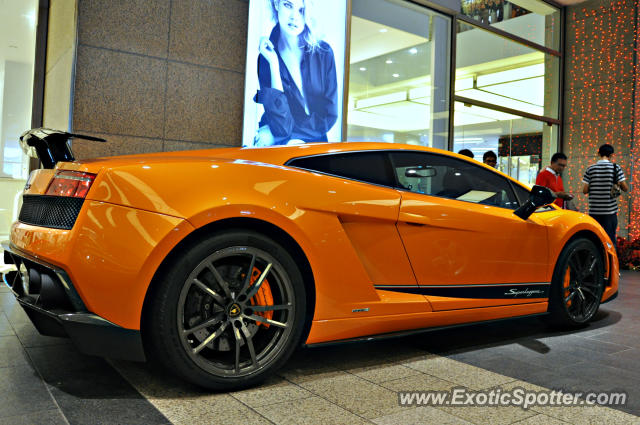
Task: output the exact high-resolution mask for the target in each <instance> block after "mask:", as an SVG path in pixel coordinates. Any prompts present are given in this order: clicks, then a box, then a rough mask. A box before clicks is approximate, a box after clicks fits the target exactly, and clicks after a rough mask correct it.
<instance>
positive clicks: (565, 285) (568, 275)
mask: <svg viewBox="0 0 640 425" xmlns="http://www.w3.org/2000/svg"><path fill="white" fill-rule="evenodd" d="M570 283H571V267H567V271H566V273H565V274H564V282H563V284H562V286H563V288H564V291H563V293H564V298H567V297H568V296H569V284H570ZM571 301H573V300H569V301H567V307H571Z"/></svg>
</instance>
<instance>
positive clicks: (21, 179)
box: [0, 0, 38, 239]
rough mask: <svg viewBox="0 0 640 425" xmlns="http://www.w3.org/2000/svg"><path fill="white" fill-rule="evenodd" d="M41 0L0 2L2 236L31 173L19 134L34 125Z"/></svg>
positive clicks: (0, 229)
mask: <svg viewBox="0 0 640 425" xmlns="http://www.w3.org/2000/svg"><path fill="white" fill-rule="evenodd" d="M37 10H38V0H8V1H2V2H0V40H2V43H0V166H1V168H0V238H2V239H6V235H7V234H8V233H9V226H10V225H11V222H12V221H13V220H14V219H15V217H16V210H17V206H18V198H19V194H20V192H21V190H22V188H23V187H24V184H25V180H26V178H27V175H28V173H29V162H28V158H26V157H25V155H24V154H23V153H22V150H21V149H20V145H19V137H20V135H21V134H22V132H24V131H25V130H27V129H29V128H30V127H31V101H32V98H33V67H34V59H35V46H36V20H37Z"/></svg>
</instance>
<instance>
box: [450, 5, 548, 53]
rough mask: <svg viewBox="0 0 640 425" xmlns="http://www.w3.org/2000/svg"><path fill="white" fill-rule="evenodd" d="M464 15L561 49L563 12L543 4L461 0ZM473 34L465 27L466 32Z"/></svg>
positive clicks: (526, 38)
mask: <svg viewBox="0 0 640 425" xmlns="http://www.w3.org/2000/svg"><path fill="white" fill-rule="evenodd" d="M461 6H462V14H463V15H465V16H467V17H469V18H471V19H473V20H475V21H478V22H480V23H483V24H486V25H490V26H492V27H494V28H498V29H501V30H503V31H506V32H508V33H511V34H513V35H516V36H518V37H521V38H524V39H525V40H529V41H532V42H534V43H537V44H539V45H541V46H545V47H548V48H550V49H553V50H559V49H560V10H559V9H557V8H555V7H553V6H551V5H549V4H547V3H545V2H543V1H540V0H509V1H507V0H461ZM466 30H469V28H468V27H465V28H464V29H463V31H466Z"/></svg>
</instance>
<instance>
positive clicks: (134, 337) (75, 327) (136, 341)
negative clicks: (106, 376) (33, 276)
mask: <svg viewBox="0 0 640 425" xmlns="http://www.w3.org/2000/svg"><path fill="white" fill-rule="evenodd" d="M2 248H3V249H4V250H5V253H9V254H8V256H9V257H10V261H11V262H12V263H13V264H15V265H16V266H17V267H18V270H21V269H22V270H23V271H26V272H27V273H29V272H31V273H37V274H39V275H41V276H42V281H44V280H45V276H46V279H47V280H48V282H51V283H49V285H53V288H54V290H53V291H52V292H53V294H54V295H55V296H52V297H50V298H51V299H47V297H45V294H44V292H42V290H43V288H45V286H44V285H41V286H40V287H35V288H34V286H36V285H31V286H30V285H29V284H28V283H26V282H24V280H25V277H23V275H22V273H20V272H19V271H18V272H16V271H13V272H8V273H5V274H4V275H3V281H4V282H5V284H6V285H7V286H8V287H9V289H11V291H12V292H13V294H14V295H15V297H16V300H17V301H18V303H19V304H20V305H21V306H22V308H23V309H24V311H25V312H26V313H27V316H29V319H30V320H31V322H33V324H34V326H35V327H36V329H37V330H38V332H40V333H41V334H42V335H47V336H57V337H68V338H70V339H71V340H72V341H73V343H74V344H75V345H76V347H77V348H78V349H79V350H80V351H81V352H83V353H85V354H90V355H95V356H101V357H110V358H118V359H125V360H132V361H144V360H145V354H144V348H143V344H142V337H141V335H140V331H138V330H132V329H125V328H123V327H120V326H118V325H116V324H114V323H112V322H110V321H108V320H106V319H104V318H102V317H100V316H98V315H95V314H93V313H91V312H89V311H87V309H86V307H85V306H84V304H83V303H82V300H81V299H80V298H79V297H78V296H77V293H76V291H75V289H74V287H73V283H72V282H71V280H70V279H69V278H68V275H67V274H66V272H65V271H64V270H61V269H59V268H57V267H55V266H52V265H50V264H47V263H45V262H43V261H41V260H39V259H37V258H35V257H32V256H29V255H28V254H25V253H23V252H21V251H19V250H17V249H16V248H15V247H13V246H11V245H9V244H8V243H5V242H3V243H2ZM55 288H57V292H56V290H55ZM36 290H37V291H38V292H37V293H34V291H36Z"/></svg>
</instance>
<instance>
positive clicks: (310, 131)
mask: <svg viewBox="0 0 640 425" xmlns="http://www.w3.org/2000/svg"><path fill="white" fill-rule="evenodd" d="M266 1H267V2H268V3H269V6H270V9H271V11H272V13H273V20H274V21H275V26H274V27H273V29H272V31H271V34H270V36H269V37H266V36H265V37H262V38H261V39H260V41H259V46H258V47H259V52H260V54H259V56H258V80H259V84H260V89H259V90H258V92H257V94H256V95H255V97H254V101H255V102H257V103H260V104H262V106H263V107H264V114H263V115H262V117H261V119H260V122H259V124H258V131H257V134H256V135H255V138H254V140H253V145H254V146H271V145H283V144H295V143H308V142H326V141H327V132H328V131H329V130H331V128H332V127H333V126H334V125H335V123H336V120H337V118H338V108H339V105H338V82H337V78H336V62H335V58H334V54H333V50H332V49H331V46H329V44H328V43H326V42H325V41H322V40H319V39H318V38H317V32H316V25H315V24H316V22H315V19H314V18H315V16H316V15H314V9H313V5H314V1H313V0H266Z"/></svg>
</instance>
